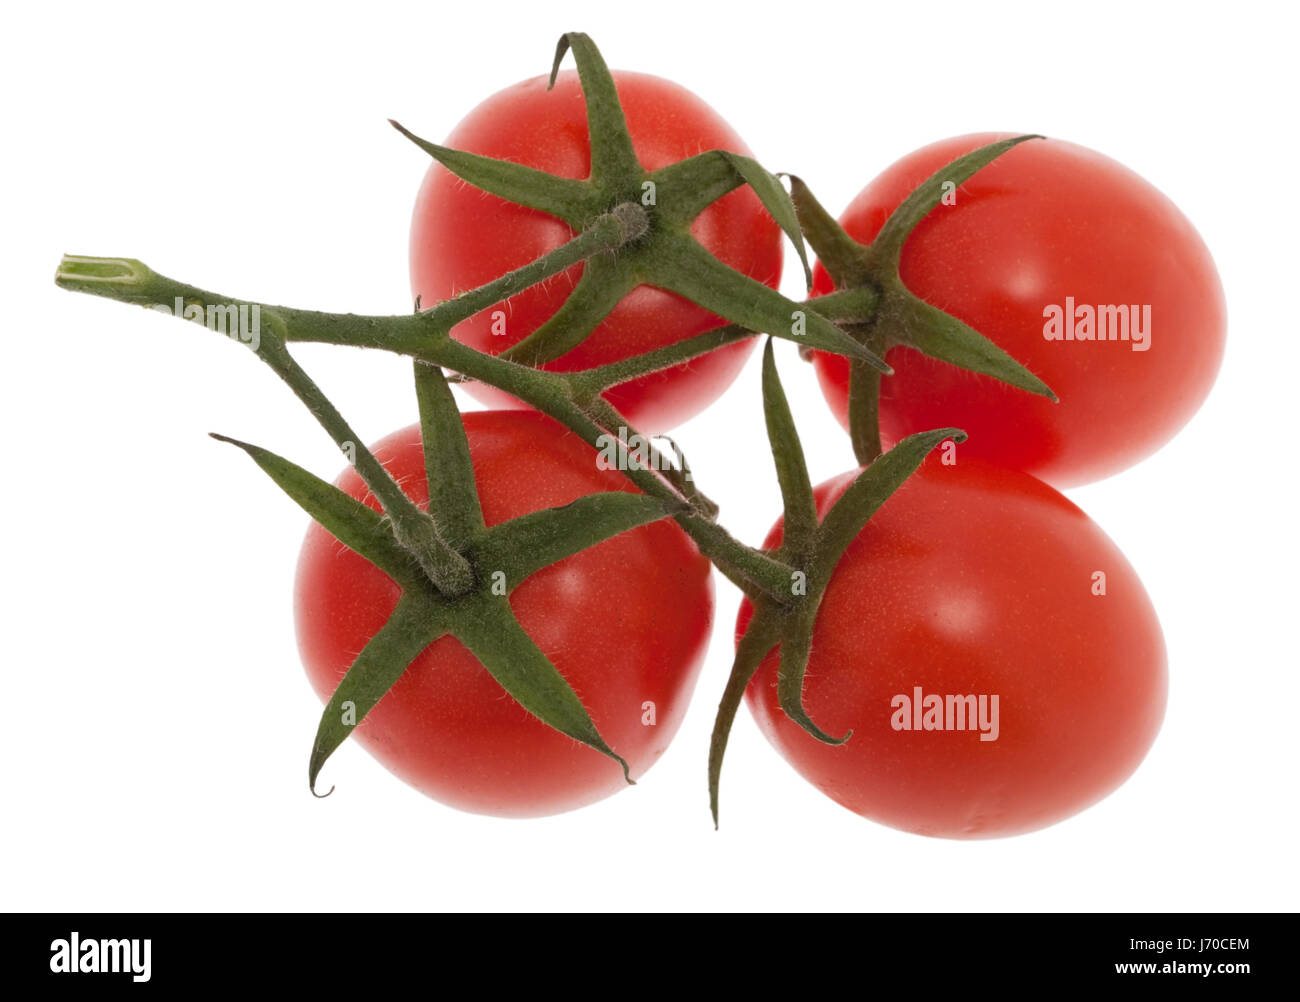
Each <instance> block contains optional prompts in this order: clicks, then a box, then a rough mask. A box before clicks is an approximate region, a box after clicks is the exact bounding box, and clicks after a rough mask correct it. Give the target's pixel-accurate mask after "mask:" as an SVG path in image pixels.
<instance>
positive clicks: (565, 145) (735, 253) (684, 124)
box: [411, 71, 781, 434]
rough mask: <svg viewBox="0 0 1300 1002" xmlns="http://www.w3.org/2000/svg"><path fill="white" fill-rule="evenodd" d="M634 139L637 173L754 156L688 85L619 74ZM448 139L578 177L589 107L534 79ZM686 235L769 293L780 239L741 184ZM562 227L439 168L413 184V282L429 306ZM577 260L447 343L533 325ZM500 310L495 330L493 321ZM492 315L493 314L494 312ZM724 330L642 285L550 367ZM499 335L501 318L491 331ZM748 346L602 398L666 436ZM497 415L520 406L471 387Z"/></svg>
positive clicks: (514, 337)
mask: <svg viewBox="0 0 1300 1002" xmlns="http://www.w3.org/2000/svg"><path fill="white" fill-rule="evenodd" d="M614 79H615V82H616V85H617V87H618V92H619V97H620V98H621V99H622V102H623V110H624V113H625V115H626V118H627V124H628V129H629V132H630V134H631V136H632V144H633V147H634V149H635V150H636V153H637V156H638V158H639V159H640V161H641V164H642V166H644V167H645V168H646V169H647V170H656V169H658V168H660V167H665V166H667V165H668V164H671V163H675V162H676V161H678V160H683V159H686V158H687V157H692V156H695V155H696V154H698V153H702V152H704V151H706V150H710V149H725V150H729V151H731V152H734V153H742V154H746V155H749V151H748V149H747V148H746V146H745V144H744V143H743V142H742V141H741V140H740V137H739V136H737V135H736V134H735V133H734V132H733V131H732V130H731V128H730V127H729V126H728V125H727V124H726V123H725V122H724V121H723V120H722V119H721V118H720V117H719V116H718V115H717V113H716V112H714V111H713V109H711V108H710V107H709V106H708V105H706V104H705V103H704V102H703V101H701V100H700V99H699V98H698V97H696V96H695V95H694V94H692V93H691V92H690V91H687V90H685V89H684V88H682V87H679V86H678V85H676V84H674V83H671V82H669V81H667V80H662V79H660V78H658V77H653V76H647V75H644V74H640V73H622V72H616V73H614ZM447 145H449V146H452V147H455V148H457V149H463V150H469V151H470V152H473V153H479V154H483V155H486V156H492V157H499V158H504V159H507V160H512V161H515V162H516V163H521V164H526V165H528V166H530V167H536V168H538V169H541V170H545V171H548V172H550V173H553V174H558V175H562V176H564V177H570V178H577V179H581V178H585V177H587V176H588V174H589V172H590V140H589V136H588V131H587V120H586V104H585V102H584V100H583V96H582V91H581V88H580V87H579V84H578V77H577V74H576V72H573V71H566V72H563V73H561V74H560V75H559V78H558V79H557V81H556V84H555V88H554V89H553V90H550V91H548V90H547V79H546V78H545V77H536V78H534V79H531V80H525V81H523V82H522V83H518V84H515V85H514V86H513V87H509V88H507V89H506V90H503V91H501V92H500V93H498V94H495V95H493V96H492V97H490V98H488V99H487V100H486V101H484V102H483V103H482V104H480V105H479V106H478V107H476V108H475V109H474V110H473V111H471V112H470V113H469V115H468V116H467V117H466V118H465V119H464V121H462V122H461V123H460V124H459V125H458V126H457V127H456V129H455V131H454V132H452V134H451V136H450V137H448V139H447ZM693 232H694V234H695V235H696V237H697V238H698V239H699V240H700V241H701V243H703V245H704V246H705V247H706V248H708V249H709V250H710V251H711V252H712V253H713V254H714V255H716V256H717V257H718V258H719V259H721V260H722V261H724V262H725V263H727V264H729V265H730V266H731V267H733V268H735V269H737V270H738V271H741V272H744V273H745V274H746V275H749V276H750V277H752V278H755V279H757V280H759V281H761V282H765V283H766V284H768V285H770V286H772V287H773V288H775V287H776V285H777V283H778V281H779V280H780V277H781V232H780V229H779V228H778V227H777V225H776V223H774V222H773V221H772V219H771V217H770V216H769V215H768V214H767V212H766V210H765V209H764V208H763V206H762V204H761V203H760V202H759V200H758V198H757V196H755V195H754V193H753V192H752V191H751V190H750V189H748V188H743V189H740V190H737V191H734V192H731V193H730V194H728V195H726V196H725V197H723V198H721V199H719V200H718V201H717V202H715V203H714V204H713V205H711V206H709V207H708V208H707V209H705V211H704V212H703V213H701V214H700V216H699V217H698V218H697V219H696V221H695V223H694V226H693ZM572 236H573V231H572V230H571V229H570V228H569V227H568V226H567V225H566V224H565V223H563V222H561V221H560V220H558V219H556V218H554V217H552V216H548V215H545V214H543V213H541V212H537V211H534V210H532V209H526V208H524V207H522V206H519V205H515V204H512V203H509V202H506V201H503V200H502V199H500V198H496V197H494V196H492V195H487V194H484V193H483V192H482V191H480V190H479V189H477V188H474V187H472V186H470V185H468V184H465V183H464V182H463V181H460V180H458V179H457V178H455V177H454V176H453V175H452V174H451V173H450V172H448V171H447V170H446V169H444V168H443V167H441V166H439V165H438V164H436V163H435V164H434V165H433V166H431V167H430V168H429V171H428V173H427V174H426V175H425V178H424V184H423V185H422V187H421V188H420V193H419V197H418V199H417V201H416V205H415V216H414V220H413V222H412V226H411V288H412V290H413V291H414V293H415V294H416V295H418V296H419V297H420V301H421V302H422V303H423V304H425V305H431V304H433V303H435V302H438V301H439V300H443V299H448V298H450V297H451V296H454V295H456V294H457V293H460V292H464V291H465V290H467V289H472V288H474V287H476V286H479V285H483V284H484V283H486V282H490V281H492V280H493V279H495V278H498V277H500V276H501V275H503V274H504V273H506V272H508V271H510V270H512V269H515V268H519V267H522V266H523V265H525V264H527V263H529V262H530V261H532V260H534V259H535V258H537V257H539V256H540V255H542V254H545V253H547V252H548V251H551V250H554V249H555V248H556V247H558V246H560V244H562V243H564V242H565V241H567V240H569V239H570V238H571V237H572ZM581 273H582V265H580V264H579V265H575V266H574V267H573V268H571V269H570V270H569V271H567V272H565V273H563V274H561V275H558V276H556V277H555V278H553V279H551V280H550V281H549V282H545V283H542V284H541V285H536V286H533V287H532V288H529V289H527V290H525V291H523V292H521V293H519V294H517V295H515V296H512V297H511V298H510V299H509V300H507V301H506V302H505V303H504V304H502V305H501V306H499V307H493V308H490V309H488V310H485V311H483V312H482V313H479V314H478V315H477V316H474V317H471V318H470V319H469V320H466V321H465V322H464V323H461V324H459V325H458V326H457V327H456V328H455V329H454V330H453V331H452V336H453V337H455V338H457V339H459V340H461V341H464V342H465V343H466V344H469V345H472V346H473V347H475V348H477V349H479V350H480V351H485V352H489V353H492V354H497V353H499V352H501V351H503V350H505V349H506V348H508V347H510V346H511V345H513V344H515V343H516V342H518V341H521V340H523V338H525V337H526V336H527V335H529V334H531V333H532V332H533V331H534V330H536V329H537V327H539V326H540V325H541V324H542V323H543V322H544V321H545V320H546V319H547V318H549V317H550V316H551V314H553V313H554V312H555V311H556V310H557V309H558V308H559V306H560V304H561V303H562V302H563V301H564V300H565V299H566V298H567V297H568V295H569V293H570V292H571V291H572V289H573V287H574V285H575V284H576V282H577V280H578V277H579V276H580V275H581ZM498 311H499V312H500V313H501V314H503V315H504V316H503V325H504V332H503V333H494V329H493V328H494V318H493V314H494V313H497V312H498ZM497 319H498V320H501V319H502V318H501V317H498V318H497ZM720 323H722V321H721V320H719V318H717V317H716V316H714V315H713V314H711V313H709V312H708V311H707V310H704V309H701V308H700V307H699V306H696V305H695V304H694V303H691V302H689V301H687V300H685V299H682V298H681V297H679V296H676V295H674V294H672V293H669V292H665V291H663V290H661V289H655V288H651V287H649V286H644V285H643V286H638V287H637V288H636V289H634V290H633V291H632V292H631V293H629V294H628V295H627V296H625V297H624V298H623V300H622V301H621V302H620V303H619V304H618V305H617V306H615V307H614V310H613V311H612V312H611V313H610V314H609V316H608V317H607V318H606V319H605V320H604V321H603V322H602V323H601V324H599V325H598V326H597V327H596V329H595V330H594V331H593V332H592V334H591V336H590V337H588V338H587V339H586V340H585V341H584V342H583V343H582V344H580V345H579V346H578V347H576V348H574V349H573V350H572V351H570V352H569V353H567V354H566V355H564V356H562V357H561V358H559V359H556V360H555V361H554V362H552V363H550V364H549V365H548V366H547V368H551V369H557V370H563V371H571V370H574V369H582V368H587V367H589V366H593V365H601V364H604V363H606V362H613V361H618V360H621V359H624V358H627V357H629V356H631V355H635V354H640V353H642V352H646V351H650V350H651V349H654V348H660V347H663V346H664V345H667V344H672V343H674V342H676V341H680V340H682V339H684V338H687V337H690V336H691V335H694V334H699V333H702V332H704V331H706V330H709V329H710V328H712V327H716V326H718V325H719V324H720ZM496 329H497V331H501V330H502V326H501V324H498V325H497V327H496ZM751 348H752V339H747V340H745V341H742V342H737V343H735V344H731V345H728V346H726V347H724V348H720V349H718V350H717V351H714V352H711V353H709V354H707V355H704V356H701V357H699V358H695V359H692V360H691V361H690V362H687V363H684V364H681V365H678V366H674V367H672V368H670V369H666V370H663V371H661V372H657V373H653V374H651V375H648V376H644V377H641V378H638V379H635V380H632V381H630V382H628V383H624V384H622V385H620V386H617V387H614V388H612V389H611V390H610V391H609V392H608V393H607V394H606V396H607V398H608V399H609V400H610V402H611V403H613V404H614V406H615V407H617V408H618V409H619V410H620V411H621V412H622V413H623V414H625V415H626V416H627V417H628V418H629V420H630V421H631V422H632V424H633V425H634V426H636V427H637V428H638V429H639V430H640V431H642V432H645V433H647V434H652V433H657V432H660V431H665V430H667V429H668V428H670V427H673V426H674V425H677V424H680V423H681V422H682V421H685V420H686V419H687V418H689V417H691V416H692V415H694V414H696V413H698V412H699V411H701V410H703V409H704V408H705V407H706V406H707V405H708V404H709V403H710V402H712V401H713V400H714V399H715V398H716V397H717V396H718V395H719V394H721V393H722V391H723V390H725V389H726V388H727V386H729V385H730V384H731V381H732V380H733V379H734V378H735V377H736V374H737V373H738V372H739V371H740V368H741V366H742V365H743V364H744V362H745V359H746V357H747V356H748V354H749V352H750V350H751ZM470 390H471V392H472V393H474V394H475V395H476V396H478V397H479V398H480V399H481V400H484V401H485V402H488V403H490V404H491V405H492V406H495V407H511V406H515V407H522V406H524V405H523V404H521V403H519V402H518V401H515V400H514V399H513V398H511V397H509V396H506V395H505V394H503V393H502V392H501V391H499V390H495V389H493V388H491V387H487V386H482V385H479V384H471V386H470Z"/></svg>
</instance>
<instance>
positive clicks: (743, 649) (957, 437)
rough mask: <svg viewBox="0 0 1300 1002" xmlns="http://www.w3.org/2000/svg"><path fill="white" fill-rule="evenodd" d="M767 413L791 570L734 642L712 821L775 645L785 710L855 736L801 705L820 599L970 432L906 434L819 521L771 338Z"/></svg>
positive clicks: (721, 709)
mask: <svg viewBox="0 0 1300 1002" xmlns="http://www.w3.org/2000/svg"><path fill="white" fill-rule="evenodd" d="M763 411H764V416H765V418H766V423H767V434H768V441H769V443H770V445H771V448H772V458H773V461H774V463H775V465H776V474H777V481H778V482H779V484H780V486H781V500H782V506H783V510H784V515H783V519H784V524H783V528H782V539H781V545H780V546H779V547H778V548H777V549H776V551H775V555H776V556H777V557H778V558H779V559H781V560H782V561H783V562H785V563H787V564H788V565H789V566H790V567H792V568H793V570H792V572H791V575H790V582H789V586H788V590H787V595H786V596H783V597H782V599H781V600H776V599H775V598H774V597H772V596H763V597H761V598H760V599H758V600H756V601H755V602H754V616H753V618H752V619H751V620H750V623H749V626H748V627H747V628H746V631H745V635H744V637H742V638H741V641H740V643H739V645H738V646H737V648H736V657H735V660H734V661H733V663H732V668H731V676H730V678H729V679H728V681H727V687H726V690H725V691H724V693H723V697H722V702H721V703H720V704H719V706H718V713H717V716H716V718H715V720H714V725H713V738H712V740H711V742H710V745H709V805H710V808H711V810H712V811H713V821H714V824H715V825H716V824H717V821H718V785H719V781H720V779H721V775H722V759H723V756H724V754H725V753H726V749H727V740H728V737H729V735H730V733H731V726H732V723H733V722H734V721H735V718H736V711H737V710H738V709H739V708H740V701H741V698H742V697H743V696H744V694H745V689H746V688H747V687H748V685H749V682H750V679H752V678H753V677H754V673H755V672H756V671H757V670H758V668H759V665H760V664H761V663H762V661H763V659H764V658H765V657H766V656H767V655H768V654H769V653H770V652H771V651H772V650H773V649H774V648H779V656H780V668H779V670H778V672H777V697H778V700H779V701H780V704H781V709H782V710H783V711H784V712H785V714H786V716H788V717H789V718H790V719H791V720H793V721H794V722H795V723H796V724H798V725H799V726H800V727H801V728H803V729H804V730H805V731H807V732H808V733H809V734H811V735H812V736H813V737H815V738H816V739H817V740H819V741H823V742H825V743H827V744H842V743H844V742H845V741H847V740H848V739H849V738H850V737H851V736H852V732H850V733H848V734H844V735H843V736H841V737H834V736H832V735H830V734H827V733H826V732H825V731H823V730H822V729H821V728H820V727H818V726H817V724H816V723H815V722H814V721H813V720H812V718H811V717H810V716H809V715H808V712H807V710H806V709H805V708H804V705H803V681H804V675H805V673H806V672H807V669H808V657H809V654H810V653H811V651H812V636H813V627H814V625H815V624H816V621H817V612H818V610H819V608H820V607H821V601H822V597H823V596H824V595H825V594H826V589H827V587H828V586H829V585H830V581H831V575H832V574H833V572H834V570H835V565H836V564H838V563H839V560H840V557H842V556H843V555H844V551H845V550H847V549H848V547H849V544H850V543H852V542H853V540H854V539H856V538H857V536H858V533H859V532H861V531H862V529H863V528H864V527H865V526H866V524H867V522H868V521H869V520H870V519H871V516H872V515H874V514H875V513H876V512H877V511H878V510H879V509H880V507H881V505H883V504H884V503H885V502H886V501H887V500H888V499H889V497H890V496H891V495H892V494H893V493H894V492H895V491H896V490H898V488H899V487H901V486H902V484H903V482H904V481H905V480H906V479H907V478H908V477H909V476H911V475H912V473H914V472H915V471H916V468H917V467H918V466H920V465H921V462H922V460H924V459H925V457H926V455H927V454H928V453H929V452H930V450H932V449H933V448H934V447H935V446H937V445H939V444H940V443H941V442H943V441H945V440H947V439H953V440H954V441H957V442H962V441H964V440H965V438H966V435H965V433H964V432H962V431H960V430H959V429H957V428H939V429H936V430H934V431H927V432H921V433H919V434H916V435H910V436H908V437H907V438H905V439H903V441H901V442H899V443H898V445H896V446H895V447H894V448H892V449H890V450H889V451H888V452H886V453H885V454H884V455H882V456H880V457H879V458H877V459H876V460H875V461H874V462H872V463H871V465H869V466H868V467H867V468H866V469H863V470H861V471H860V472H859V473H858V475H857V477H856V479H855V480H854V481H853V483H852V484H851V485H850V486H849V487H848V489H847V490H845V492H844V493H843V494H842V495H841V496H840V497H839V499H838V500H836V502H835V503H834V504H833V505H832V506H831V507H830V508H829V510H828V511H827V512H826V514H825V516H824V517H823V518H822V519H820V520H819V519H818V517H817V504H816V501H815V499H814V496H813V487H812V481H811V480H810V479H809V477H808V467H807V464H806V463H805V461H804V453H803V446H802V444H801V443H800V441H799V434H798V431H797V429H796V428H795V423H794V417H793V415H792V414H791V413H790V406H789V403H788V402H787V400H786V396H785V391H784V389H783V388H782V387H781V381H780V378H779V377H778V375H777V371H776V363H775V360H774V359H773V355H772V342H771V341H770V340H769V341H768V343H767V345H766V347H765V349H764V352H763Z"/></svg>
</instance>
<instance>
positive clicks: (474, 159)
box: [389, 119, 601, 229]
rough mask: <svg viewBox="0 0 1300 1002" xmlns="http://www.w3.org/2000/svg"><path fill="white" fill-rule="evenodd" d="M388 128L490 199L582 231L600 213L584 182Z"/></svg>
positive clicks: (392, 122)
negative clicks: (591, 217) (450, 146)
mask: <svg viewBox="0 0 1300 1002" xmlns="http://www.w3.org/2000/svg"><path fill="white" fill-rule="evenodd" d="M389 124H390V125H392V127H393V128H394V129H396V130H397V131H398V132H400V133H401V134H402V135H404V136H405V137H406V138H407V139H409V140H410V141H411V142H413V143H415V145H416V146H418V147H420V149H422V150H424V152H425V153H427V154H429V156H431V157H433V158H434V159H435V160H437V161H438V163H440V164H442V165H443V166H444V167H446V168H447V169H448V170H449V171H451V172H452V173H453V174H455V175H456V176H457V177H458V178H460V179H461V180H462V181H468V182H469V183H470V184H472V185H473V186H474V187H475V188H478V189H480V190H482V191H486V192H487V193H488V194H489V195H496V196H497V197H498V198H504V199H506V200H507V201H510V202H515V203H516V204H518V205H523V206H527V207H528V208H530V209H536V210H537V211H538V212H545V213H546V214H547V215H551V216H556V217H558V218H559V219H562V220H564V221H565V222H566V223H568V224H569V225H570V226H572V227H573V228H574V229H581V227H582V225H583V223H584V222H585V221H586V220H587V218H589V217H590V216H592V215H594V214H596V213H598V212H599V211H600V209H601V207H599V206H598V205H597V204H596V201H595V199H594V198H593V194H592V192H593V189H592V188H591V186H590V185H589V184H588V183H587V182H586V181H575V180H573V179H571V178H562V177H557V176H556V175H554V174H548V173H546V172H545V171H540V170H536V169H534V168H532V167H525V166H524V165H523V164H517V163H513V162H511V161H509V160H496V159H494V158H492V157H484V156H479V155H478V154H477V153H466V152H464V151H463V150H453V149H451V148H449V147H446V146H440V145H439V144H437V143H431V142H429V141H428V140H427V139H421V138H420V137H419V136H417V135H415V133H413V132H411V131H409V130H408V129H406V128H405V127H404V126H402V125H400V124H399V123H397V122H394V121H393V120H392V119H389Z"/></svg>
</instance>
